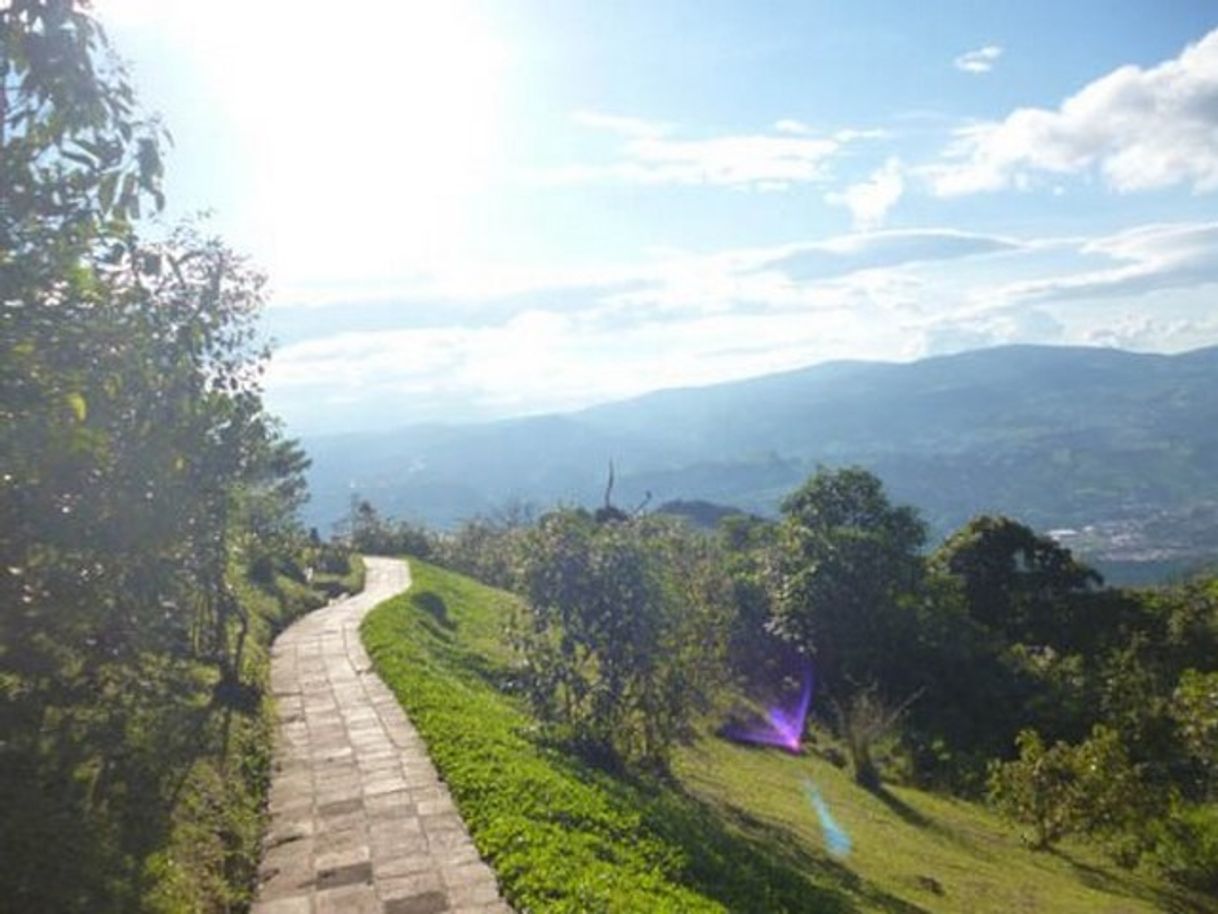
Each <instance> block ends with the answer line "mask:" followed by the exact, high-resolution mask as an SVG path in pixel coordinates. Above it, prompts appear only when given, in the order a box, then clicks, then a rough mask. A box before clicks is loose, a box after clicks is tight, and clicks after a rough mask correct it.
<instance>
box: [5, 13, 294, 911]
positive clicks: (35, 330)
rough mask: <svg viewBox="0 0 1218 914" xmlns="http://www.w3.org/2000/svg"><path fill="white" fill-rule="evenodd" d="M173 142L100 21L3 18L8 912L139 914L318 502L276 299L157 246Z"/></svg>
mask: <svg viewBox="0 0 1218 914" xmlns="http://www.w3.org/2000/svg"><path fill="white" fill-rule="evenodd" d="M162 141H163V134H162V133H161V131H160V130H159V129H158V128H157V126H156V123H155V121H154V120H153V119H150V118H145V117H143V116H142V115H141V114H140V113H139V110H138V108H137V105H136V102H135V95H134V92H133V90H132V88H131V86H130V84H129V83H128V81H127V78H126V76H125V74H124V72H123V70H122V67H121V66H120V65H119V64H118V63H117V62H116V60H115V59H114V57H113V55H112V54H111V53H110V51H109V48H108V46H107V44H106V40H105V36H104V34H103V32H102V30H101V28H100V26H99V25H98V24H97V23H96V22H95V21H94V20H93V19H92V18H91V17H90V16H89V15H88V10H87V4H84V3H78V2H69V0H9V2H7V3H4V4H0V429H2V432H0V733H3V734H4V737H3V747H2V748H3V751H0V808H4V809H5V815H4V816H3V817H0V858H3V859H4V860H5V866H4V867H3V868H0V870H2V874H0V894H2V895H3V896H4V897H5V899H6V901H7V902H8V903H9V904H10V905H12V906H14V907H15V908H17V909H22V910H64V911H67V910H78V909H79V910H85V909H87V910H99V911H100V910H125V911H126V910H137V909H139V904H138V902H137V900H136V898H137V896H138V893H139V890H140V883H139V880H138V879H137V874H138V872H139V868H140V867H141V866H142V865H143V862H144V860H145V859H146V858H147V856H148V855H149V854H150V853H152V852H153V851H154V850H156V849H157V848H158V843H157V842H158V841H163V840H164V837H165V828H166V818H167V815H168V813H167V809H168V807H169V806H170V805H171V804H172V802H174V799H175V798H176V797H177V796H178V795H179V793H178V791H179V790H180V788H181V783H182V781H183V780H184V778H185V777H186V775H184V774H183V769H184V770H185V771H186V772H187V773H188V772H190V771H191V770H192V769H193V763H194V762H195V761H196V759H198V758H199V757H200V756H201V755H202V754H203V753H205V752H208V751H212V750H213V749H214V747H215V746H216V745H217V743H221V744H223V745H225V746H227V733H228V731H229V727H228V723H229V721H230V719H231V714H230V711H231V707H232V706H231V705H230V704H229V701H230V699H232V698H233V697H234V696H239V695H241V694H242V692H241V690H240V689H234V688H233V686H234V685H239V684H241V683H240V679H241V677H242V675H243V674H244V673H246V672H247V671H246V670H245V663H244V657H245V654H244V653H243V651H244V647H245V645H246V635H247V633H248V632H249V630H250V624H251V619H250V617H249V615H248V614H247V611H246V609H245V608H244V607H243V606H242V604H241V603H240V601H239V600H238V597H237V593H236V591H235V586H234V585H235V583H236V581H235V580H234V574H233V571H234V569H235V568H237V567H239V565H240V563H241V562H243V561H245V560H246V559H247V558H248V556H247V555H246V553H247V551H248V549H249V548H250V546H251V544H252V543H255V542H258V536H257V534H258V533H267V534H273V535H276V536H278V535H280V534H284V533H287V532H288V528H289V527H291V526H292V525H293V524H294V520H293V518H292V512H293V508H294V506H295V503H296V502H297V501H298V499H299V498H300V497H301V495H302V493H303V479H302V477H301V475H300V474H301V471H302V469H303V458H302V455H301V454H300V452H299V451H298V449H296V448H295V447H294V446H293V445H291V444H289V443H287V442H285V441H284V440H283V439H282V437H281V436H280V434H279V431H278V428H277V427H276V426H275V424H274V423H273V422H272V421H271V420H270V419H269V418H268V417H267V416H266V415H265V413H264V412H263V408H262V402H261V397H260V388H259V385H260V376H261V371H262V366H263V364H264V361H265V358H266V351H265V348H264V347H263V346H262V345H261V344H260V343H259V341H258V339H257V334H256V325H255V321H256V317H257V312H258V310H259V309H260V307H261V304H262V288H263V278H262V277H261V275H260V274H259V273H258V272H257V271H255V270H253V269H251V268H250V267H249V265H248V264H247V263H246V262H245V261H243V260H242V259H241V258H240V257H238V256H236V255H235V254H233V252H232V251H230V250H229V249H228V248H227V247H226V246H225V245H224V244H222V243H221V242H219V241H217V240H214V239H208V238H204V237H202V236H201V235H200V234H198V233H197V232H195V231H193V230H191V229H189V228H183V229H180V230H178V231H177V232H175V233H173V234H172V235H171V236H170V237H169V238H168V239H167V240H165V241H163V242H159V243H155V244H152V243H146V242H143V241H141V240H140V238H139V236H138V234H137V233H136V230H135V220H136V219H137V218H138V216H139V214H140V212H141V210H146V209H149V208H159V207H160V205H161V191H160V180H161V160H160V147H161V143H162ZM247 524H248V525H249V528H250V530H252V531H256V532H251V533H249V534H247V532H246V529H247V528H246V525H247ZM245 685H246V686H247V693H248V692H252V693H253V694H254V696H255V698H256V697H257V691H256V687H255V686H254V685H253V684H250V683H245ZM213 738H214V739H213ZM220 754H221V755H222V756H223V752H222V751H221V753H220ZM177 763H180V767H175V765H176V764H177ZM251 776H252V775H251ZM225 840H227V839H225Z"/></svg>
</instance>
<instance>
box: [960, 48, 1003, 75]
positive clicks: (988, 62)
mask: <svg viewBox="0 0 1218 914" xmlns="http://www.w3.org/2000/svg"><path fill="white" fill-rule="evenodd" d="M1001 56H1002V48H1000V47H999V46H998V45H996V44H987V45H986V46H985V47H983V48H977V50H975V51H966V52H965V53H963V54H961V55H960V56H959V57H957V58H956V59H955V60H953V61H952V65H953V66H955V68H956V69H957V70H963V71H964V72H965V73H989V72H990V70H992V69H994V64H995V63H996V62H997V61H998V58H999V57H1001Z"/></svg>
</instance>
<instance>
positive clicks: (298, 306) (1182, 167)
mask: <svg viewBox="0 0 1218 914" xmlns="http://www.w3.org/2000/svg"><path fill="white" fill-rule="evenodd" d="M97 9H98V12H99V15H100V16H101V17H102V19H103V20H104V21H105V22H107V23H108V25H109V26H110V30H111V34H112V37H113V39H114V42H115V44H116V45H117V47H118V49H119V50H120V52H122V53H123V54H124V55H125V56H126V57H127V58H128V59H129V60H130V61H131V64H132V68H133V70H134V75H135V80H136V83H137V85H138V86H140V88H141V91H142V94H143V97H144V100H145V102H146V104H147V105H148V106H149V107H151V108H154V109H156V110H159V111H160V112H162V114H163V115H164V118H165V120H166V123H167V125H168V126H169V128H170V130H171V131H172V132H173V134H174V137H175V147H174V150H173V153H172V155H171V158H170V162H169V167H170V178H169V192H170V199H171V201H172V206H173V208H174V211H175V214H184V213H189V212H192V211H195V210H198V209H204V208H207V209H211V210H213V211H214V216H213V217H212V220H211V224H212V226H213V227H214V228H215V229H216V230H217V231H219V232H220V233H222V234H223V235H224V236H225V237H227V238H229V239H230V240H231V241H232V242H233V243H235V244H236V245H237V246H238V247H240V248H242V249H244V250H246V251H248V252H249V253H250V254H251V256H252V257H253V258H254V259H255V260H256V261H257V262H258V263H259V264H261V265H262V266H263V267H264V268H265V269H266V270H267V271H268V273H269V274H270V277H271V287H272V289H273V293H272V299H271V304H270V309H269V311H268V316H267V327H268V331H269V332H270V333H271V334H273V335H274V336H275V337H276V339H277V340H278V341H279V348H278V352H277V354H276V356H275V359H274V361H273V363H272V367H271V371H270V372H269V374H268V379H267V388H268V390H267V394H268V400H269V402H270V404H271V405H272V407H273V408H274V409H275V410H276V411H277V412H279V413H280V414H281V415H283V416H284V417H285V418H286V419H287V421H288V425H289V429H290V430H292V431H294V432H297V433H307V432H316V431H320V430H323V429H334V430H337V429H342V428H354V427H360V426H362V425H366V424H368V423H370V422H372V421H374V417H377V416H379V417H381V420H382V421H388V422H389V423H390V424H407V423H410V422H416V421H433V420H450V421H459V420H468V419H478V418H491V417H498V416H506V415H517V414H521V413H530V412H539V411H546V410H551V409H567V408H575V407H579V406H582V405H585V404H589V403H593V402H598V401H603V400H608V399H614V398H618V397H623V396H629V395H632V394H637V393H641V392H644V391H646V390H651V389H655V388H658V387H668V386H674V385H686V384H702V383H710V382H714V381H717V380H725V379H730V378H738V377H746V376H750V375H755V374H761V373H766V372H770V371H777V370H783V369H787V368H792V367H796V366H799V365H804V364H809V363H812V362H817V361H822V360H827V359H840V358H875V359H894V360H904V359H912V358H918V357H921V356H925V355H930V354H937V353H944V352H951V351H956V350H960V349H964V348H972V347H976V346H983V345H995V344H1001V343H1009V342H1034V343H1058V344H1083V345H1118V346H1123V347H1127V348H1133V349H1140V350H1149V351H1163V352H1171V351H1180V350H1184V349H1189V348H1194V347H1197V346H1202V345H1211V344H1214V343H1218V298H1216V294H1215V293H1216V291H1218V6H1215V5H1214V4H1213V3H1210V2H1185V0H1173V2H1171V3H1162V2H1133V0H1123V2H1121V3H1111V2H1105V3H1098V2H1097V3H1092V2H1078V0H1072V2H1070V3H1068V4H1061V3H1047V2H1022V3H1005V2H1004V3H976V2H932V3H922V4H918V5H917V6H916V8H915V7H914V5H912V4H899V3H893V2H887V3H879V2H852V3H849V4H845V3H830V2H819V3H817V2H778V0H771V2H757V3H743V2H730V3H729V2H705V0H702V2H657V0H652V2H635V0H618V2H614V3H604V2H591V0H568V2H564V3H543V2H540V0H537V2H524V0H519V2H509V0H501V2H492V0H484V2H479V0H446V2H444V3H431V4H424V3H412V2H371V0H369V2H364V3H359V2H352V3H348V4H345V5H343V6H342V8H341V13H335V12H334V9H335V7H334V6H333V5H332V4H321V3H310V2H293V3H288V2H273V0H266V2H261V3H259V4H248V3H244V2H240V0H213V2H211V3H208V4H199V3H193V2H186V0H181V2H178V0H97Z"/></svg>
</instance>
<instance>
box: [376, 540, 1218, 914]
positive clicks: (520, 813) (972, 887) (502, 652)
mask: <svg viewBox="0 0 1218 914" xmlns="http://www.w3.org/2000/svg"><path fill="white" fill-rule="evenodd" d="M411 570H412V576H413V579H414V584H413V586H412V588H411V590H410V591H409V592H408V593H406V594H405V595H403V596H401V597H398V598H396V599H394V600H391V601H389V602H387V603H385V604H383V605H382V606H380V607H378V608H377V609H375V610H374V611H373V612H372V613H371V614H370V615H369V617H368V619H367V620H366V621H365V623H364V628H363V636H364V640H365V643H366V644H367V646H368V649H369V651H370V653H371V655H372V657H373V660H374V663H375V665H376V667H377V670H378V672H379V673H380V674H381V676H382V677H383V678H384V679H385V680H386V682H388V683H389V685H390V686H391V687H392V688H393V690H394V691H395V693H396V694H397V696H398V698H399V700H400V701H401V702H402V705H403V706H404V707H405V709H406V711H407V713H408V714H409V715H410V717H411V719H412V721H413V722H414V724H415V726H416V727H417V728H418V729H419V731H420V732H421V734H422V735H423V737H424V739H425V740H426V741H427V745H428V749H429V751H430V752H431V754H432V757H433V759H434V761H435V763H436V765H437V767H438V768H439V769H440V771H441V772H442V774H443V775H444V777H445V779H446V780H447V782H448V784H449V787H450V789H451V791H452V793H453V797H454V799H455V800H456V802H457V804H458V806H459V808H460V810H461V812H462V815H463V816H464V817H465V819H466V822H467V823H468V824H469V827H470V831H471V833H472V834H473V837H474V841H475V843H476V844H477V845H478V848H479V850H480V851H481V852H482V854H483V855H484V856H485V857H486V858H487V859H488V860H489V861H490V862H491V864H492V865H493V866H494V868H495V870H496V872H497V873H498V874H499V877H500V881H501V884H502V886H503V889H504V892H505V895H506V896H507V898H508V900H509V901H510V902H511V903H512V904H513V905H514V906H515V907H516V908H517V910H520V911H522V912H524V911H533V912H543V911H545V912H619V911H620V912H640V911H647V912H652V911H656V912H663V911H682V912H686V911H688V912H699V911H732V912H753V911H755V912H767V914H771V912H774V914H776V912H784V911H785V912H848V911H876V912H915V911H962V912H963V911H996V912H997V911H1002V912H1007V911H1015V912H1021V911H1028V912H1031V911H1070V912H1075V911H1077V912H1088V911H1096V912H1100V911H1103V912H1113V914H1116V912H1140V911H1148V912H1149V911H1161V910H1173V911H1218V905H1216V904H1214V903H1213V902H1207V901H1205V900H1204V899H1201V898H1199V897H1196V896H1189V895H1186V894H1184V893H1181V892H1178V891H1171V890H1168V889H1167V888H1165V887H1164V886H1163V885H1162V884H1161V883H1159V882H1157V881H1156V880H1154V879H1152V878H1150V877H1149V876H1147V875H1145V874H1141V873H1138V874H1129V873H1126V872H1124V871H1122V870H1119V869H1117V868H1115V867H1113V866H1111V865H1109V864H1107V863H1106V862H1104V860H1103V859H1102V858H1101V857H1100V856H1099V855H1097V854H1096V853H1095V852H1094V851H1092V850H1091V849H1087V848H1082V847H1074V846H1070V847H1067V848H1065V849H1064V850H1062V851H1061V852H1058V853H1053V854H1034V853H1032V852H1031V851H1028V850H1026V849H1025V848H1023V847H1022V846H1021V845H1020V842H1019V838H1018V835H1017V834H1016V833H1015V832H1014V831H1013V830H1012V829H1010V828H1008V827H1006V826H1005V825H1003V824H1002V823H1001V822H1000V821H999V820H997V819H996V818H995V817H993V816H992V815H991V814H990V813H989V812H987V811H986V810H985V809H983V808H981V807H978V806H975V805H971V804H968V803H964V802H961V801H956V800H951V799H946V798H942V797H938V796H934V795H930V794H925V793H921V792H918V791H913V790H902V789H894V790H893V791H892V793H891V794H890V795H889V796H888V797H886V798H879V797H876V796H873V795H871V794H868V793H866V792H865V791H862V790H860V789H859V788H857V787H855V786H854V785H853V783H851V782H850V780H849V778H848V777H847V776H846V775H845V774H844V773H843V772H841V771H840V770H838V769H837V768H835V767H834V766H833V765H831V764H829V763H828V762H825V761H823V760H821V759H820V758H818V757H816V756H815V755H807V756H803V757H799V758H794V757H791V756H788V755H785V754H781V753H777V752H772V751H761V750H751V749H747V748H743V747H739V746H735V745H731V744H728V743H725V742H723V741H720V740H717V739H714V738H713V737H708V738H707V739H705V740H702V741H700V742H699V743H697V744H696V745H694V746H691V747H688V748H686V749H684V750H682V751H681V752H680V753H678V757H677V759H676V764H675V766H674V773H675V779H674V780H673V781H671V782H666V783H662V784H661V783H655V782H627V781H624V780H621V779H616V778H613V777H610V776H609V775H607V774H605V773H603V772H600V771H597V770H594V769H592V768H589V767H588V766H586V765H584V764H582V763H580V762H579V761H578V760H576V759H574V758H572V757H570V756H569V755H566V754H564V753H562V752H560V751H558V750H556V749H554V748H551V747H548V746H546V745H545V744H544V742H543V741H542V740H541V738H540V734H539V731H538V729H537V727H536V724H535V722H534V721H533V720H532V719H531V718H530V716H529V714H528V713H527V710H526V709H525V707H524V705H523V704H522V703H521V702H520V701H519V700H517V699H516V698H515V697H514V696H512V695H511V694H510V691H509V690H508V687H509V686H510V683H511V679H512V675H513V670H512V657H511V654H510V652H509V650H508V649H507V647H506V646H505V642H504V638H503V628H504V624H505V622H506V620H507V617H508V615H509V614H510V612H511V609H512V606H513V601H514V598H513V597H511V596H510V595H508V594H505V593H503V592H501V591H497V590H493V589H491V588H487V587H483V586H482V585H479V584H477V583H475V582H473V581H470V580H469V579H467V578H464V577H461V576H459V575H456V574H453V573H450V572H446V571H443V570H441V569H438V568H435V567H433V566H430V565H427V564H424V563H422V562H417V561H412V562H411ZM804 779H807V780H810V781H812V782H813V783H814V784H815V785H816V786H817V787H818V788H819V789H820V791H821V793H822V795H823V796H824V797H825V799H826V801H827V802H828V804H829V806H830V808H831V809H832V812H833V815H834V817H835V818H836V819H837V820H838V822H839V823H840V824H841V825H843V826H844V827H845V828H846V830H847V831H848V832H849V833H850V835H851V838H852V839H853V844H854V850H853V852H852V853H851V855H850V856H849V857H848V858H846V859H845V860H842V861H838V860H836V859H834V858H833V857H831V856H829V855H828V854H827V853H825V852H824V850H823V849H822V837H821V834H820V826H819V824H818V820H817V818H816V816H815V814H814V813H813V811H812V809H811V807H810V806H809V804H808V802H807V800H806V799H805V797H804V795H803V792H802V782H803V780H804Z"/></svg>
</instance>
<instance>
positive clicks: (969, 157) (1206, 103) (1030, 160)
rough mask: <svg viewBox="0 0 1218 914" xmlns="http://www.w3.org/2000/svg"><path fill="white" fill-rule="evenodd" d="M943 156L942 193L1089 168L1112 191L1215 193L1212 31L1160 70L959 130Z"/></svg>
mask: <svg viewBox="0 0 1218 914" xmlns="http://www.w3.org/2000/svg"><path fill="white" fill-rule="evenodd" d="M945 159H946V161H944V162H942V163H940V164H938V165H936V166H932V167H931V168H929V169H927V171H928V174H929V177H930V179H931V182H932V186H933V188H934V190H935V192H936V193H937V194H939V195H940V196H954V195H958V194H969V193H976V192H979V191H992V190H1002V189H1005V188H1009V187H1019V186H1020V184H1021V182H1022V183H1024V184H1025V185H1026V184H1027V182H1029V181H1030V180H1031V178H1032V176H1034V175H1035V174H1036V173H1038V172H1040V173H1048V174H1051V175H1066V174H1079V173H1082V172H1086V171H1089V170H1091V169H1093V168H1095V169H1098V170H1099V172H1100V174H1101V176H1102V177H1103V180H1104V181H1105V183H1106V184H1107V185H1108V186H1109V187H1111V188H1113V189H1114V190H1117V191H1119V192H1129V191H1138V190H1148V189H1152V188H1161V187H1168V186H1171V185H1174V184H1190V185H1192V189H1193V190H1194V192H1198V193H1201V192H1207V191H1213V190H1218V29H1216V30H1214V31H1212V32H1210V33H1209V34H1208V35H1206V36H1205V37H1204V38H1202V39H1201V40H1200V41H1199V42H1197V43H1196V44H1193V45H1189V46H1188V47H1186V48H1185V49H1184V50H1183V51H1182V52H1181V53H1180V55H1179V56H1178V57H1175V58H1172V59H1171V60H1167V61H1164V62H1163V63H1160V64H1159V65H1157V66H1154V67H1150V68H1149V69H1143V68H1141V67H1137V66H1124V67H1120V68H1119V69H1117V70H1114V71H1112V72H1111V73H1109V74H1108V75H1106V76H1103V77H1101V78H1100V79H1097V80H1095V81H1094V82H1092V83H1090V84H1088V85H1087V86H1085V87H1084V88H1083V89H1082V90H1081V91H1079V92H1078V93H1076V94H1075V95H1072V96H1071V97H1069V98H1067V99H1066V100H1065V101H1064V102H1062V104H1061V106H1060V107H1059V108H1057V109H1056V110H1048V109H1045V108H1019V109H1017V110H1015V111H1013V112H1011V114H1009V115H1008V116H1007V117H1006V118H1005V119H1003V120H1001V121H996V122H988V123H983V124H978V125H974V126H971V127H967V128H964V129H962V130H960V131H958V137H957V140H956V142H955V143H954V144H953V145H952V146H951V147H949V149H948V150H947V152H946V155H945Z"/></svg>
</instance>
